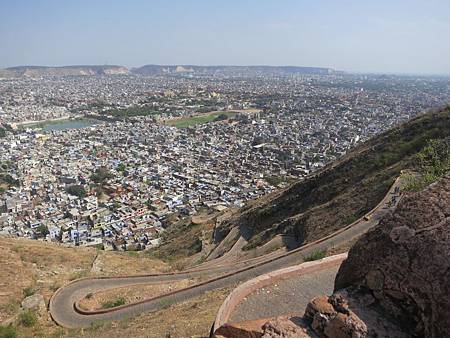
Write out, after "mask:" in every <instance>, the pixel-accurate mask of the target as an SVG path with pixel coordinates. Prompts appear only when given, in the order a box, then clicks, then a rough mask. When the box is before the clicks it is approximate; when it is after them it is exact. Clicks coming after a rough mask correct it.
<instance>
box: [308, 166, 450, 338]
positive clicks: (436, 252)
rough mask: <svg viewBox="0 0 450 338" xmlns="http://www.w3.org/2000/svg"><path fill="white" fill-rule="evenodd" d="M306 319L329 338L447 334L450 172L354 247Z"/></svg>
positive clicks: (410, 198)
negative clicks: (330, 287)
mask: <svg viewBox="0 0 450 338" xmlns="http://www.w3.org/2000/svg"><path fill="white" fill-rule="evenodd" d="M305 319H307V320H309V322H310V325H311V327H312V328H313V329H314V330H315V332H316V333H317V334H318V335H319V336H325V337H329V338H332V337H333V338H338V337H339V338H340V337H433V338H439V337H450V173H449V174H448V175H447V176H446V177H444V178H443V179H441V180H440V181H438V182H437V183H434V184H432V185H430V186H429V187H428V188H426V189H425V190H424V191H421V192H418V193H414V194H410V195H408V196H406V197H404V199H403V200H402V201H401V202H400V204H399V205H398V207H397V209H396V211H395V212H394V213H393V214H392V215H389V216H387V217H385V218H384V219H383V220H382V221H381V222H380V224H379V225H378V226H377V227H375V228H374V229H373V230H371V231H369V232H368V233H367V234H366V235H364V236H363V237H362V238H361V239H360V240H359V241H358V242H357V243H356V244H355V245H354V246H353V247H352V249H351V250H350V252H349V255H348V259H347V260H346V261H344V263H343V264H342V266H341V268H340V270H339V272H338V275H337V277H336V281H335V292H334V294H333V295H332V296H331V297H326V296H321V297H318V298H315V299H314V300H313V301H311V302H310V304H309V305H308V308H307V310H306V313H305Z"/></svg>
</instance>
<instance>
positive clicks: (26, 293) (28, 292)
mask: <svg viewBox="0 0 450 338" xmlns="http://www.w3.org/2000/svg"><path fill="white" fill-rule="evenodd" d="M34 293H35V291H34V289H33V288H32V287H31V286H29V287H27V288H25V289H23V295H24V296H25V297H29V296H32V295H34Z"/></svg>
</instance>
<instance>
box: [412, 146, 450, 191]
mask: <svg viewBox="0 0 450 338" xmlns="http://www.w3.org/2000/svg"><path fill="white" fill-rule="evenodd" d="M449 148H450V147H449V145H448V143H447V142H446V141H444V140H436V139H433V140H429V141H428V142H427V144H426V145H425V146H424V148H423V149H422V150H421V151H420V152H419V153H418V154H417V156H416V160H417V161H416V162H417V167H416V170H417V171H418V175H408V176H407V177H406V182H407V183H406V190H410V191H419V190H422V189H423V188H425V187H426V186H428V185H429V184H431V183H433V182H436V181H437V180H438V179H440V178H441V177H442V176H444V175H445V174H446V173H447V172H448V171H449V170H450V149H449Z"/></svg>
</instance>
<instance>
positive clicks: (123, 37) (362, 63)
mask: <svg viewBox="0 0 450 338" xmlns="http://www.w3.org/2000/svg"><path fill="white" fill-rule="evenodd" d="M0 13H3V14H0V18H1V20H0V32H1V33H0V43H1V45H2V46H3V48H2V50H1V51H0V67H1V68H5V67H11V66H18V65H39V66H65V65H82V64H85V65H92V64H117V65H123V66H126V67H137V66H142V65H145V64H174V65H178V64H192V65H290V66H311V67H326V68H333V69H336V70H342V71H348V72H367V73H399V74H402V73H403V74H405V73H406V74H438V75H439V74H442V75H449V74H450V61H449V60H450V57H449V56H450V47H448V46H445V44H443V43H441V36H445V35H446V34H448V33H450V20H448V17H449V15H450V4H448V3H447V2H445V1H431V2H428V3H427V4H425V3H423V2H421V1H408V2H407V1H394V2H387V1H379V2H377V3H376V4H365V3H359V2H356V1H343V2H339V3H334V2H331V1H321V2H320V3H318V4H311V3H306V2H303V1H284V2H283V4H282V5H280V4H279V3H277V2H275V1H258V2H256V1H246V2H244V3H238V2H235V1H229V2H227V3H220V4H219V3H207V2H204V1H192V2H190V3H189V4H187V3H184V2H182V1H171V2H170V3H162V2H159V1H151V2H145V1H141V0H133V1H131V2H128V3H127V4H123V3H120V2H118V1H109V2H105V1H95V2H86V1H80V2H77V3H74V2H71V3H59V2H56V1H51V0H45V1H39V2H33V3H30V2H27V1H15V2H2V3H1V4H0Z"/></svg>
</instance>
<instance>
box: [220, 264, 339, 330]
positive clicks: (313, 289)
mask: <svg viewBox="0 0 450 338" xmlns="http://www.w3.org/2000/svg"><path fill="white" fill-rule="evenodd" d="M338 270H339V266H334V267H331V268H328V269H324V270H320V271H317V272H313V273H310V274H306V275H301V276H293V277H290V278H289V279H285V280H280V281H278V282H275V283H274V284H272V285H269V286H265V287H263V288H260V289H258V290H255V291H254V292H252V293H251V294H250V295H248V296H247V297H246V298H244V299H243V300H242V302H240V303H239V304H238V305H237V307H236V309H235V310H234V312H233V313H232V314H231V318H230V319H229V321H228V322H230V323H239V322H243V321H250V320H257V319H260V318H270V317H277V316H280V315H283V314H303V313H304V311H305V309H306V305H307V304H308V302H309V301H310V300H311V299H312V298H314V297H315V296H317V295H321V294H326V295H331V294H332V293H333V286H334V279H335V277H336V273H337V271H338Z"/></svg>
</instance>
